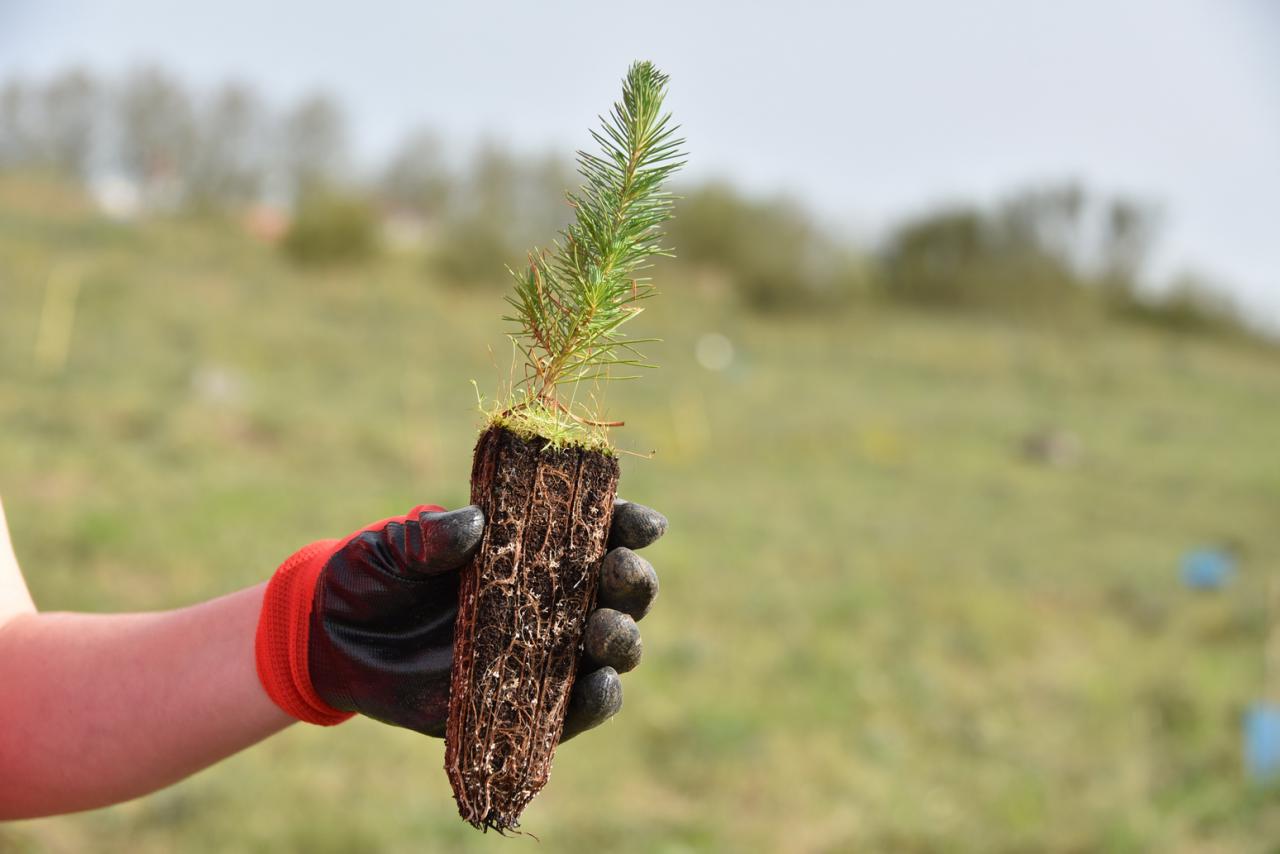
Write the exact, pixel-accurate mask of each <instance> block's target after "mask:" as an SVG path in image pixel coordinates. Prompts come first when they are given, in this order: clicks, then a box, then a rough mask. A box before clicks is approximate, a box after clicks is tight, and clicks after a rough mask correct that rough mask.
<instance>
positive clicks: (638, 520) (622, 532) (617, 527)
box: [609, 498, 667, 549]
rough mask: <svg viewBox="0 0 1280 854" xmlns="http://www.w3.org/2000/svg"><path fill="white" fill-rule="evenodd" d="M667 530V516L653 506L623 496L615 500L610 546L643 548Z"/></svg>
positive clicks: (610, 528)
mask: <svg viewBox="0 0 1280 854" xmlns="http://www.w3.org/2000/svg"><path fill="white" fill-rule="evenodd" d="M666 532H667V517H666V516H663V515H662V514H661V513H659V512H658V511H657V510H654V509H653V508H652V507H645V506H644V505H643V504H635V503H633V502H631V501H626V500H624V499H622V498H618V499H615V500H614V502H613V522H612V524H610V526H609V548H611V549H612V548H617V547H618V546H624V547H626V548H629V549H642V548H644V547H645V546H648V545H652V544H653V543H654V542H655V541H657V539H658V538H659V537H661V536H662V535H663V534H665V533H666Z"/></svg>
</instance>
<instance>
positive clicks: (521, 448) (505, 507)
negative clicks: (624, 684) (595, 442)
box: [445, 426, 618, 831]
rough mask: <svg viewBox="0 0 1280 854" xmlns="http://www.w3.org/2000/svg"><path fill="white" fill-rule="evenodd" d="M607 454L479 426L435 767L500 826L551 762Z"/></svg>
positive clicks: (605, 482)
mask: <svg viewBox="0 0 1280 854" xmlns="http://www.w3.org/2000/svg"><path fill="white" fill-rule="evenodd" d="M617 487H618V461H617V460H616V459H615V458H613V457H611V456H609V455H607V454H604V453H601V452H600V451H590V450H584V449H582V448H572V447H570V448H564V449H554V448H550V447H548V446H547V443H546V441H545V440H542V439H532V440H530V439H524V438H521V437H519V436H516V435H515V434H514V433H512V432H511V431H509V430H506V429H505V428H502V427H497V426H494V427H490V428H489V429H488V430H486V431H485V432H484V433H483V434H482V435H481V436H480V441H479V442H478V443H477V444H476V450H475V460H474V462H473V464H472V470H471V501H472V503H474V504H476V505H478V506H479V507H480V508H481V509H482V510H483V511H484V515H485V519H486V524H485V531H484V537H483V539H482V540H481V542H480V547H479V550H478V551H477V553H476V556H475V559H474V560H473V561H472V563H471V564H470V566H468V567H467V568H466V569H464V570H463V572H462V584H461V587H460V589H459V595H458V620H457V627H456V629H455V633H454V641H453V676H452V684H451V687H450V694H449V722H448V730H447V733H446V743H445V771H446V772H447V773H448V775H449V782H450V783H451V784H452V786H453V793H454V798H455V799H456V800H457V802H458V812H459V814H461V816H462V817H463V818H464V819H466V820H467V821H469V822H470V823H471V824H473V825H475V826H476V827H479V828H484V829H486V830H487V829H489V828H493V829H495V830H499V831H505V830H509V829H512V828H514V827H516V826H517V824H518V820H519V817H520V813H521V812H522V811H523V810H524V808H525V806H526V805H528V803H529V801H530V800H532V799H533V796H534V795H536V794H537V793H538V792H539V791H540V790H541V789H542V787H543V786H544V785H546V782H547V778H548V777H549V775H550V773H551V760H552V757H553V756H554V754H555V749H556V744H557V742H558V741H559V737H560V731H561V728H562V726H563V724H564V717H565V712H566V711H567V709H568V704H569V693H570V690H571V689H572V688H573V680H574V676H575V675H576V674H577V672H578V662H579V659H580V657H581V651H582V633H583V629H584V627H585V625H586V621H587V615H588V614H589V613H590V611H591V608H592V606H593V605H594V603H595V597H596V577H597V572H596V570H597V567H598V564H599V562H600V560H601V558H602V557H603V556H604V552H605V547H606V545H607V541H608V534H609V523H610V521H611V519H612V516H613V500H614V495H615V493H616V491H617Z"/></svg>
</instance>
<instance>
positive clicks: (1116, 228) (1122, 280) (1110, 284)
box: [1099, 199, 1157, 300]
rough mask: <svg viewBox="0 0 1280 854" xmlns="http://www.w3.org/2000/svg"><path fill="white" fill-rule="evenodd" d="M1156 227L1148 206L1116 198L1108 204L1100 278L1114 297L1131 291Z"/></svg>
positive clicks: (1151, 210) (1104, 223) (1149, 247)
mask: <svg viewBox="0 0 1280 854" xmlns="http://www.w3.org/2000/svg"><path fill="white" fill-rule="evenodd" d="M1156 230H1157V221H1156V214H1155V211H1154V210H1153V209H1152V208H1150V207H1149V206H1146V205H1142V204H1140V203H1138V202H1135V201H1132V200H1129V199H1115V200H1113V201H1112V202H1111V204H1110V205H1109V206H1108V207H1107V210H1106V214H1105V218H1104V222H1103V230H1102V246H1101V249H1100V253H1099V254H1100V256H1101V258H1100V262H1101V263H1100V266H1101V271H1100V279H1101V281H1102V285H1103V288H1104V289H1105V290H1106V291H1107V292H1108V293H1109V294H1111V295H1112V296H1113V298H1119V299H1122V300H1125V299H1127V298H1128V297H1129V296H1132V295H1133V294H1134V292H1135V290H1136V288H1137V283H1138V279H1139V276H1140V275H1141V272H1142V267H1143V264H1144V263H1145V261H1146V259H1147V254H1148V252H1149V251H1150V249H1151V244H1152V242H1153V241H1154V239H1155V234H1156Z"/></svg>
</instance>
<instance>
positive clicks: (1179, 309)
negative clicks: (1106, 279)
mask: <svg viewBox="0 0 1280 854" xmlns="http://www.w3.org/2000/svg"><path fill="white" fill-rule="evenodd" d="M1109 299H1110V307H1111V310H1112V312H1113V313H1114V314H1116V315H1117V316H1118V317H1121V318H1124V319H1127V320H1133V321H1136V322H1139V323H1144V324H1147V325H1149V326H1158V327H1161V328H1163V329H1167V330H1169V331H1172V332H1181V333H1187V334H1198V335H1214V336H1218V337H1228V338H1230V337H1239V336H1241V335H1247V334H1248V327H1247V326H1246V323H1245V319H1244V316H1243V314H1242V313H1241V311H1240V309H1239V307H1238V306H1236V304H1235V303H1234V302H1233V301H1232V300H1231V299H1230V297H1228V296H1226V295H1225V294H1224V292H1223V290H1222V289H1221V288H1220V287H1217V286H1215V285H1214V284H1212V283H1211V282H1210V281H1209V280H1208V279H1206V278H1204V277H1203V276H1200V275H1198V274H1196V273H1182V274H1180V275H1178V276H1177V277H1176V278H1175V279H1174V280H1173V281H1172V282H1171V283H1170V284H1169V286H1168V287H1167V288H1166V289H1165V290H1163V291H1160V292H1157V293H1150V294H1139V293H1137V292H1136V291H1133V290H1122V291H1118V292H1113V293H1111V294H1109Z"/></svg>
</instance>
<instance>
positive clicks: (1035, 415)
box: [0, 181, 1280, 854]
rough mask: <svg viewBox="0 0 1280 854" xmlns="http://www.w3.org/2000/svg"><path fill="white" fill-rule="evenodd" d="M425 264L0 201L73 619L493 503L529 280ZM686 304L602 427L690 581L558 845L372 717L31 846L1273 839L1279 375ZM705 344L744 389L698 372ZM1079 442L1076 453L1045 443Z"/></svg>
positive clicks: (175, 601) (25, 454) (634, 681)
mask: <svg viewBox="0 0 1280 854" xmlns="http://www.w3.org/2000/svg"><path fill="white" fill-rule="evenodd" d="M421 269H422V268H421V265H420V262H418V261H413V260H410V259H394V258H393V259H387V260H383V261H380V262H378V263H376V264H372V265H369V266H367V267H365V268H361V269H357V270H349V271H346V272H334V273H327V274H302V273H298V272H296V271H294V270H292V269H291V268H289V267H288V266H287V265H286V264H285V263H284V262H283V261H281V260H280V259H279V258H278V257H277V255H276V254H275V253H274V252H273V251H272V250H271V249H269V248H268V247H265V246H261V245H259V244H256V243H253V242H250V241H248V240H246V239H244V238H242V237H240V236H239V235H238V233H237V232H236V231H235V230H234V229H231V228H229V227H218V226H212V225H207V224H206V225H198V224H191V223H157V224H152V225H148V226H146V227H141V228H139V227H132V226H123V225H112V224H109V223H105V222H101V221H98V220H95V219H93V218H92V217H91V216H90V215H89V214H88V213H87V212H86V211H85V210H84V209H83V208H82V206H81V205H80V203H79V202H78V201H77V200H76V199H75V198H74V197H73V196H70V195H63V194H60V193H57V192H54V191H52V190H50V189H49V188H38V187H33V186H31V185H27V184H23V183H21V182H15V181H9V182H7V183H0V492H2V493H3V495H4V497H5V504H6V508H7V510H8V512H9V516H10V521H11V524H12V527H13V535H14V540H15V544H16V546H17V549H18V553H19V557H20V559H21V561H22V563H23V565H24V567H25V568H26V570H27V573H28V576H29V580H30V582H31V585H32V587H33V592H34V593H35V596H36V599H37V601H38V603H39V604H40V605H41V606H42V608H44V609H47V610H54V609H83V610H94V611H112V610H126V609H150V608H165V607H171V606H177V605H181V604H184V603H189V602H191V601H193V600H196V599H199V598H201V597H209V596H213V595H217V594H220V593H223V592H227V591H229V590H232V589H234V588H237V587H240V586H243V585H248V584H252V583H255V582H257V581H260V580H262V579H264V578H265V577H267V576H268V575H269V574H270V573H271V572H272V570H274V568H275V566H276V565H277V563H278V562H279V561H280V559H282V558H283V557H284V556H286V555H287V554H289V553H290V552H291V551H292V550H293V549H295V548H297V547H298V546H300V545H301V544H303V543H306V542H309V541H310V540H313V539H316V538H320V537H325V536H335V535H338V534H341V533H344V532H346V531H348V530H351V529H353V528H355V527H357V526H358V525H360V524H362V523H364V522H366V521H368V520H370V519H374V518H379V517H382V516H386V515H390V514H394V513H398V512H403V511H404V509H406V508H407V507H409V506H412V505H413V504H415V503H419V502H438V503H441V504H445V505H449V506H456V505H459V504H462V503H465V501H466V498H467V473H468V470H469V464H470V453H471V448H472V444H473V442H474V438H475V434H476V428H477V424H478V414H477V407H476V397H475V392H474V390H473V388H472V386H471V380H472V379H474V380H476V381H477V383H478V385H479V388H480V389H481V390H482V391H484V392H486V393H491V392H492V391H493V390H495V389H496V388H497V385H498V382H499V381H500V380H502V379H505V378H506V376H507V372H508V364H509V361H510V347H509V346H508V345H507V344H505V343H504V340H503V338H502V335H501V331H502V330H501V327H500V325H499V324H498V323H497V321H496V318H497V316H498V315H499V314H500V313H501V305H500V295H501V291H500V290H498V289H496V288H495V290H493V291H492V292H461V291H456V290H450V289H448V288H445V287H442V286H438V285H434V284H433V283H432V282H430V281H428V280H426V279H425V278H424V277H423V276H422V275H421ZM73 280H74V281H75V282H77V283H78V288H77V287H76V286H75V285H69V284H67V283H68V282H70V281H73ZM663 290H664V292H665V293H664V297H663V299H661V300H659V301H655V302H654V303H653V310H652V312H651V313H650V314H646V316H645V317H644V318H643V319H642V320H641V321H639V323H641V324H643V326H644V328H643V331H645V332H651V333H655V334H659V335H661V336H662V337H663V338H664V339H665V343H663V344H661V345H657V346H656V347H655V348H654V351H653V355H654V357H655V358H656V359H657V360H658V361H659V362H661V363H662V364H663V365H664V368H663V369H662V370H661V371H660V372H658V373H655V374H653V375H652V376H650V377H647V378H646V379H645V380H644V381H643V382H640V383H634V384H623V386H622V387H620V388H618V389H615V390H614V391H613V392H611V399H610V407H611V411H612V412H613V413H614V414H616V415H618V416H622V417H625V418H626V419H627V421H628V426H627V428H625V429H624V430H622V431H619V433H618V436H617V439H618V441H619V443H620V444H621V446H622V447H624V448H628V449H631V450H633V451H637V452H642V453H647V452H648V451H650V450H652V449H656V450H657V452H658V453H657V455H656V456H654V457H653V458H652V459H649V460H646V459H641V458H639V457H627V458H625V459H624V463H623V471H624V473H623V484H622V492H623V493H624V494H625V495H627V496H629V497H631V498H633V499H635V500H638V501H642V502H645V503H650V504H653V505H654V506H657V507H659V508H661V509H662V510H664V512H666V513H667V514H668V515H669V516H670V518H671V521H672V527H671V531H670V533H669V535H668V536H667V538H666V539H665V540H664V541H663V542H661V543H660V544H658V545H656V546H655V547H654V548H653V549H652V550H651V551H652V553H651V555H650V557H651V558H652V559H653V561H654V563H655V565H656V566H657V568H658V571H659V573H660V575H661V576H662V585H663V587H662V596H661V599H660V601H659V603H658V605H657V607H656V608H655V610H654V612H653V614H652V615H651V616H650V617H648V618H646V620H645V622H644V623H643V629H644V632H645V643H646V658H645V662H644V664H643V666H641V668H640V669H639V670H637V671H636V672H635V673H633V674H630V675H629V676H628V677H627V678H626V680H625V685H626V690H627V698H626V708H625V709H624V711H623V712H622V714H621V715H620V716H619V717H618V718H617V719H616V721H614V722H612V723H611V724H609V725H608V726H606V727H604V728H603V729H601V730H599V731H597V732H594V733H591V734H590V735H588V736H584V737H583V738H582V739H581V740H579V741H577V742H574V743H571V744H570V745H568V746H566V747H565V749H564V750H563V751H562V752H561V753H560V754H559V755H558V756H557V761H556V766H555V771H554V774H553V776H552V781H551V784H550V785H549V786H548V788H547V789H546V791H545V792H544V793H543V794H542V795H541V796H540V797H539V798H538V800H537V801H535V802H534V804H533V805H532V806H531V807H530V809H529V810H528V811H527V813H526V816H525V827H526V829H527V830H529V831H531V832H532V833H534V834H536V835H537V836H538V837H539V838H540V839H541V844H539V843H535V842H534V841H533V840H531V839H512V840H504V839H500V838H497V837H495V836H493V835H492V834H490V835H488V836H482V835H481V834H479V833H478V832H476V831H474V830H472V829H471V828H470V827H467V826H466V825H464V824H463V823H462V822H461V821H459V820H458V819H457V817H456V815H455V811H454V805H453V802H452V799H451V797H450V795H449V789H448V785H447V782H446V780H445V776H444V773H443V770H442V764H443V745H442V743H441V742H438V741H432V740H427V739H424V738H421V737H419V736H416V735H414V734H411V733H409V732H406V731H399V730H395V729H391V728H387V727H383V726H380V725H377V724H374V723H372V722H368V721H364V720H357V721H354V722H352V723H350V724H347V725H344V726H342V727H340V728H338V729H336V730H322V729H320V728H316V727H305V726H298V727H294V728H293V729H291V730H290V731H288V732H286V733H285V734H283V735H281V736H279V737H276V738H274V739H272V740H270V741H269V742H267V743H265V744H263V745H260V746H258V747H256V748H253V749H251V750H249V751H247V752H245V753H243V754H241V755H239V756H237V757H235V758H233V759H231V760H230V761H228V762H225V763H223V764H222V765H220V766H218V767H216V768H214V769H211V770H209V771H207V772H205V773H202V774H200V775H198V776H196V777H195V778H193V779H191V780H189V781H187V782H185V783H183V784H181V785H179V786H177V787H175V788H173V789H170V790H168V791H165V792H162V793H159V794H157V795H155V796H152V797H149V798H145V799H142V800H139V801H136V802H133V803H130V804H126V805H123V806H119V807H116V808H113V809H107V810H101V811H97V812H93V813H89V814H84V815H77V816H72V817H65V818H55V819H47V820H40V821H31V822H22V823H16V824H11V825H7V826H0V849H3V850H16V851H40V852H43V851H50V852H64V851H65V852H80V851H106V852H131V854H133V853H134V852H171V851H183V852H223V851H272V852H277V851H305V852H329V851H332V852H353V851H391V852H401V851H403V852H410V851H424V850H428V851H430V850H449V851H454V850H456V851H499V850H501V851H517V850H518V851H597V850H598V851H636V852H679V851H733V852H747V851H785V852H817V851H851V850H865V851H880V850H886V851H1028V850H1041V851H1094V850H1113V851H1152V850H1160V851H1176V850H1185V851H1223V852H1227V851H1230V852H1237V851H1268V850H1276V848H1275V847H1274V846H1275V845H1276V840H1280V791H1277V790H1275V789H1259V788H1252V787H1250V786H1249V785H1248V784H1247V782H1246V781H1245V779H1244V775H1243V771H1242V763H1241V758H1240V718H1241V714H1242V712H1243V710H1244V708H1245V707H1246V706H1247V704H1249V703H1250V702H1252V701H1253V700H1255V699H1257V698H1259V697H1260V696H1262V695H1263V693H1264V692H1265V686H1264V685H1263V683H1262V672H1263V655H1262V652H1263V642H1264V639H1265V637H1266V633H1267V627H1268V614H1267V610H1266V601H1267V595H1266V594H1267V589H1268V585H1269V583H1270V580H1271V579H1272V578H1280V356H1278V355H1277V353H1276V352H1275V351H1268V350H1267V349H1265V348H1262V347H1256V346H1248V345H1242V344H1235V345H1224V344H1214V343H1211V342H1204V341H1197V340H1194V339H1185V338H1176V337H1166V336H1161V335H1158V334H1154V333H1149V332H1139V331H1135V330H1133V329H1128V328H1121V327H1115V326H1108V325H1103V324H1097V323H1088V322H1084V321H1081V322H1078V323H1075V324H1074V326H1073V328H1070V329H1060V330H1057V331H1053V332H1046V331H1043V330H1041V331H1030V330H1025V329H1019V328H1016V327H1015V326H1011V325H1003V324H999V323H995V322H992V321H983V320H978V319H955V318H945V317H941V316H934V317H929V316H922V315H910V314H901V313H891V312H889V311H887V310H873V309H867V310H865V311H854V312H851V313H849V314H847V315H844V316H838V317H828V318H807V319H806V318H793V319H778V318H762V317H759V316H753V315H748V314H744V313H741V312H739V311H738V310H736V309H735V308H734V307H733V304H732V302H730V301H728V300H726V299H725V298H724V297H723V296H722V295H721V294H720V291H719V290H717V289H716V288H714V287H711V286H709V285H708V283H707V282H704V281H701V280H698V279H695V278H687V277H684V276H683V275H680V276H676V277H673V278H672V279H671V280H669V281H667V282H666V283H665V285H664V287H663ZM50 293H53V294H54V296H53V297H52V300H53V306H54V307H53V308H52V310H53V311H54V318H55V319H54V320H50V319H49V316H48V314H47V312H48V311H49V310H50V309H46V308H45V306H46V302H47V301H48V300H49V299H50V297H49V296H48V294H50ZM73 300H74V304H75V309H76V310H75V314H74V326H73V328H72V329H71V333H70V336H69V338H68V339H67V340H68V347H67V349H66V354H65V362H63V360H62V358H61V352H60V348H59V346H58V344H59V338H58V330H59V329H60V328H62V327H61V326H60V324H59V323H58V322H57V321H56V318H57V312H58V308H57V306H58V305H63V306H64V307H65V305H69V304H70V303H71V302H72V301H73ZM42 312H45V313H46V314H45V321H44V331H43V332H41V327H42V324H41V315H42ZM707 331H717V332H720V333H723V334H724V335H726V336H728V337H729V339H730V340H732V341H733V342H734V344H735V345H736V348H737V358H736V360H735V361H734V363H733V364H732V365H731V366H730V367H729V369H728V370H725V371H720V372H715V371H709V370H706V369H704V368H702V367H700V366H699V364H698V362H697V361H696V360H695V359H694V348H695V342H696V340H697V338H698V336H699V335H701V334H702V333H704V332H707ZM1046 427H1058V428H1061V429H1066V430H1070V431H1072V432H1073V433H1074V434H1075V435H1076V436H1077V437H1078V438H1079V441H1080V443H1081V446H1082V448H1083V451H1082V454H1081V456H1080V459H1079V461H1078V463H1077V464H1074V465H1069V466H1063V467H1052V466H1045V465H1040V464H1037V463H1035V462H1032V461H1029V460H1027V459H1026V458H1025V457H1024V456H1023V455H1022V454H1021V453H1020V443H1021V439H1022V437H1023V436H1024V435H1025V434H1027V433H1028V432H1029V431H1032V430H1037V429H1042V428H1046ZM1224 541H1227V542H1231V543H1234V544H1235V546H1236V547H1237V548H1238V549H1239V552H1240V554H1241V556H1242V557H1241V572H1240V574H1239V576H1238V577H1237V578H1236V580H1235V582H1234V583H1233V585H1232V586H1231V587H1230V588H1228V589H1226V590H1225V591H1222V592H1221V593H1218V594H1210V595H1205V594H1200V595H1196V594H1193V593H1191V592H1189V591H1187V590H1185V589H1183V588H1182V587H1181V585H1180V583H1179V580H1178V558H1179V556H1180V554H1181V553H1182V552H1183V551H1184V550H1186V549H1187V548H1189V547H1192V546H1195V545H1198V544H1200V543H1205V542H1210V543H1216V542H1224ZM1275 689H1276V690H1277V691H1280V685H1277V686H1275ZM0 691H3V688H0ZM15 699H16V700H17V701H20V698H10V697H7V696H4V697H3V699H0V702H12V701H15Z"/></svg>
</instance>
